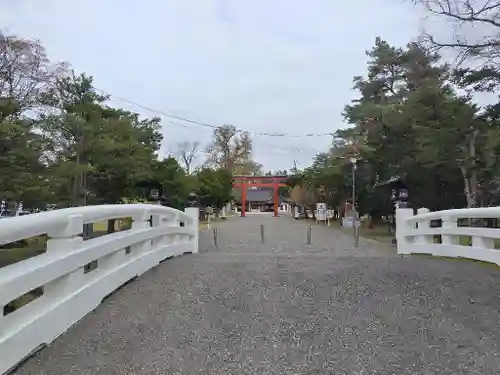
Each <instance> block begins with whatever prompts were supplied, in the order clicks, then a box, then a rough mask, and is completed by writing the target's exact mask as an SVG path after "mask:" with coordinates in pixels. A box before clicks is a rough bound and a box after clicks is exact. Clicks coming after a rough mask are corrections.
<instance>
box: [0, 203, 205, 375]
mask: <svg viewBox="0 0 500 375" xmlns="http://www.w3.org/2000/svg"><path fill="white" fill-rule="evenodd" d="M124 217H131V218H132V227H131V229H128V230H124V231H119V232H116V233H112V234H107V235H103V236H101V237H96V238H93V239H89V240H86V241H84V240H83V238H82V237H81V234H82V232H83V225H84V224H88V223H95V222H102V221H105V220H109V219H115V218H124ZM180 223H184V225H183V226H181V224H180ZM42 234H47V236H48V238H49V240H48V241H47V248H46V252H45V253H43V254H41V255H38V256H35V257H33V258H30V259H26V260H23V261H21V262H18V263H15V264H12V265H9V266H6V267H3V268H0V374H4V373H6V372H7V371H9V370H10V369H11V368H12V367H13V366H15V365H17V364H18V363H19V362H21V361H22V360H23V359H24V358H26V357H27V356H29V355H30V354H31V353H32V352H34V351H36V350H37V349H38V348H40V347H42V346H44V345H47V344H49V343H50V342H52V341H53V340H54V339H56V338H57V337H58V336H59V335H61V334H62V333H64V332H65V331H66V330H67V329H68V328H69V327H70V326H72V325H73V324H74V323H76V322H77V321H79V320H80V319H81V318H83V317H84V316H85V315H87V314H88V313H89V312H91V311H92V310H94V309H95V308H96V307H97V306H98V305H99V304H100V303H101V301H102V300H103V298H105V297H106V296H108V295H109V294H110V293H112V292H113V291H114V290H116V289H118V288H119V287H120V286H122V285H123V284H124V283H126V282H127V281H129V280H131V279H133V278H134V277H136V276H139V275H141V274H142V273H144V272H146V271H147V270H149V269H150V268H153V267H155V266H156V265H157V264H158V263H159V262H161V261H162V260H164V259H166V258H169V257H172V256H176V255H180V254H184V253H197V252H198V234H199V228H198V209H197V208H186V210H185V212H182V211H178V210H175V209H173V208H168V207H162V206H157V205H146V204H127V205H102V206H86V207H75V208H67V209H62V210H56V211H50V212H43V213H38V214H32V215H26V216H20V217H14V218H8V219H2V220H0V245H3V244H7V243H11V242H15V241H19V240H23V239H27V238H31V237H34V236H38V235H42ZM0 251H7V250H1V249H0ZM9 251H13V250H9ZM14 251H15V250H14ZM96 261H97V268H95V269H93V270H92V271H91V272H86V271H88V270H87V269H86V267H87V266H88V265H89V264H91V263H94V264H95V263H96ZM38 288H42V292H43V294H41V295H40V296H39V297H38V298H36V299H34V300H32V301H31V302H29V303H27V304H25V305H24V306H22V307H20V308H18V309H17V310H14V311H11V312H10V313H9V312H7V311H6V309H5V306H8V305H9V304H11V303H12V302H13V301H15V300H16V299H19V298H20V297H22V296H25V295H27V294H29V293H30V292H31V291H33V290H36V289H38Z"/></svg>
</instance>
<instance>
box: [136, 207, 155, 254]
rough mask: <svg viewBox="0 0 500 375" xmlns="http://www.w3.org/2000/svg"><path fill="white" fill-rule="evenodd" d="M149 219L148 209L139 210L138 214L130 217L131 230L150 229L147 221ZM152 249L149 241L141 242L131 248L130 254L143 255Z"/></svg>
mask: <svg viewBox="0 0 500 375" xmlns="http://www.w3.org/2000/svg"><path fill="white" fill-rule="evenodd" d="M150 219H151V213H150V211H149V210H148V209H144V210H141V211H140V212H138V213H136V214H134V215H132V230H136V229H146V228H149V227H151V224H150V222H149V220H150ZM151 247H152V243H151V240H147V241H143V242H142V243H138V244H136V245H133V246H131V252H132V255H133V256H136V255H138V254H141V253H145V252H147V251H148V250H150V249H151Z"/></svg>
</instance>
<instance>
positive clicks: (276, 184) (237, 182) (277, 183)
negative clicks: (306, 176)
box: [233, 176, 289, 217]
mask: <svg viewBox="0 0 500 375" xmlns="http://www.w3.org/2000/svg"><path fill="white" fill-rule="evenodd" d="M288 178H289V177H288V176H233V188H236V189H238V188H239V189H241V217H244V216H245V214H246V204H247V189H248V188H249V187H272V188H273V208H274V217H277V216H278V203H279V196H278V189H279V188H280V187H286V186H288V185H287V184H286V183H284V182H283V181H287V180H288ZM259 180H260V181H262V180H264V181H265V180H272V182H253V181H259ZM249 181H251V182H249Z"/></svg>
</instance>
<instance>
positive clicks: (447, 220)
mask: <svg viewBox="0 0 500 375" xmlns="http://www.w3.org/2000/svg"><path fill="white" fill-rule="evenodd" d="M441 219H442V225H441V227H442V228H443V230H446V232H447V233H446V234H442V235H441V242H442V244H443V245H458V244H459V237H458V236H457V234H456V233H453V232H454V229H456V228H457V218H456V217H455V216H453V215H449V214H443V215H442V216H441Z"/></svg>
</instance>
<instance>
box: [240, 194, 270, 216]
mask: <svg viewBox="0 0 500 375" xmlns="http://www.w3.org/2000/svg"><path fill="white" fill-rule="evenodd" d="M242 195H243V194H242ZM245 198H246V202H245V208H244V209H243V199H242V198H240V199H237V200H236V203H237V204H239V205H241V212H243V210H244V211H245V212H273V211H274V201H273V191H272V190H271V189H266V188H260V189H259V188H253V189H252V188H250V189H248V190H247V194H246V197H245Z"/></svg>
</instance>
